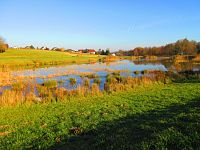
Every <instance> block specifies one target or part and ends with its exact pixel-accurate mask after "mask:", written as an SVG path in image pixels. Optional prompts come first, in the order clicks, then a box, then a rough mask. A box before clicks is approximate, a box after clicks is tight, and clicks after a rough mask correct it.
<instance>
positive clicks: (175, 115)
mask: <svg viewBox="0 0 200 150" xmlns="http://www.w3.org/2000/svg"><path fill="white" fill-rule="evenodd" d="M199 107H200V84H199V83H193V84H190V83H181V84H179V83H176V84H168V85H161V84H160V85H153V86H149V87H145V88H142V87H141V88H138V89H137V90H131V91H126V92H118V93H113V94H104V95H103V96H99V97H94V96H93V97H88V98H81V99H71V100H70V101H67V102H58V103H51V104H34V105H31V106H25V105H24V106H20V107H15V108H13V107H11V108H9V107H2V108H0V116H1V117H0V135H1V136H0V149H54V148H60V149H166V148H168V149H195V148H196V149H197V148H198V147H199V146H200V144H199V139H200V123H199V122H200V109H199ZM4 134H5V135H4ZM6 134H7V135H6Z"/></svg>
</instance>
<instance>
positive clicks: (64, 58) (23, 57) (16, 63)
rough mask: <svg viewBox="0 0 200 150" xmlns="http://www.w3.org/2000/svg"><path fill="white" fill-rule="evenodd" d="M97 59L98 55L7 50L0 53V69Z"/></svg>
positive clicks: (84, 61)
mask: <svg viewBox="0 0 200 150" xmlns="http://www.w3.org/2000/svg"><path fill="white" fill-rule="evenodd" d="M98 59H99V56H98V55H90V54H70V53H67V52H57V51H44V50H16V49H8V50H7V51H6V52H5V53H0V68H2V67H10V68H16V67H23V68H31V67H41V66H48V65H58V64H70V63H88V62H93V61H97V60H98Z"/></svg>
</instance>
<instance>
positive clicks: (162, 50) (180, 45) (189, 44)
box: [117, 39, 200, 56]
mask: <svg viewBox="0 0 200 150" xmlns="http://www.w3.org/2000/svg"><path fill="white" fill-rule="evenodd" d="M193 54H200V42H196V41H189V40H188V39H183V40H178V41H177V42H175V43H171V44H167V45H165V46H159V47H136V48H135V49H133V50H129V51H123V50H120V51H118V52H117V55H121V56H122V55H123V56H124V55H125V56H146V55H154V56H173V55H193Z"/></svg>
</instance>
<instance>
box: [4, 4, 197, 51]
mask: <svg viewBox="0 0 200 150" xmlns="http://www.w3.org/2000/svg"><path fill="white" fill-rule="evenodd" d="M199 6H200V1H199V0H165V1H164V0H1V1H0V10H1V15H0V20H1V21H0V36H2V37H3V38H4V39H5V40H6V42H8V43H9V44H10V45H12V46H25V45H30V44H33V45H34V46H48V47H54V46H58V47H65V48H73V49H79V48H95V49H98V48H111V50H117V49H132V48H134V47H137V46H154V45H162V44H166V43H169V42H174V41H176V40H178V39H182V38H188V39H192V40H197V41H200V28H199V27H200V10H199Z"/></svg>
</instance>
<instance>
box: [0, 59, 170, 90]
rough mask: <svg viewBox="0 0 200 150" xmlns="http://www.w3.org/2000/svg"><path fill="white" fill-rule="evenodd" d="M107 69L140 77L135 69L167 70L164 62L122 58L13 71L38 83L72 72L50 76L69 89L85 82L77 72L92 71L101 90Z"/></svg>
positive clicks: (122, 74)
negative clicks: (102, 61) (98, 80)
mask: <svg viewBox="0 0 200 150" xmlns="http://www.w3.org/2000/svg"><path fill="white" fill-rule="evenodd" d="M106 70H111V71H117V70H124V71H123V72H121V73H120V75H121V76H124V77H127V76H132V77H139V76H141V75H142V74H141V73H140V74H137V75H135V74H134V73H133V72H134V71H136V70H137V71H142V70H163V71H166V70H167V69H166V68H165V66H164V65H162V64H150V63H149V64H135V63H134V62H131V61H128V60H122V61H117V62H111V63H95V64H80V65H70V66H64V67H63V66H62V67H50V68H39V69H34V70H24V71H16V72H13V75H16V76H27V77H28V76H36V78H35V80H36V82H37V83H38V84H42V83H44V81H46V80H49V79H48V78H40V77H41V76H48V75H51V74H65V73H66V72H70V71H71V74H68V75H67V73H66V75H60V76H55V77H52V78H50V80H57V81H61V80H62V81H63V83H62V84H60V85H59V86H58V88H62V87H64V88H66V89H68V90H72V89H76V88H77V87H78V86H79V85H82V84H83V79H82V78H81V77H80V76H79V75H77V74H75V73H84V72H92V73H96V74H97V75H98V76H99V77H100V80H101V83H100V85H99V88H100V90H103V89H104V84H105V82H106V76H107V74H108V72H107V71H106ZM70 78H76V84H75V85H71V84H70V81H69V79H70ZM89 80H90V85H92V83H94V79H89ZM10 88H11V87H10V86H9V87H2V89H0V94H1V93H2V91H3V90H5V89H10Z"/></svg>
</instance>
